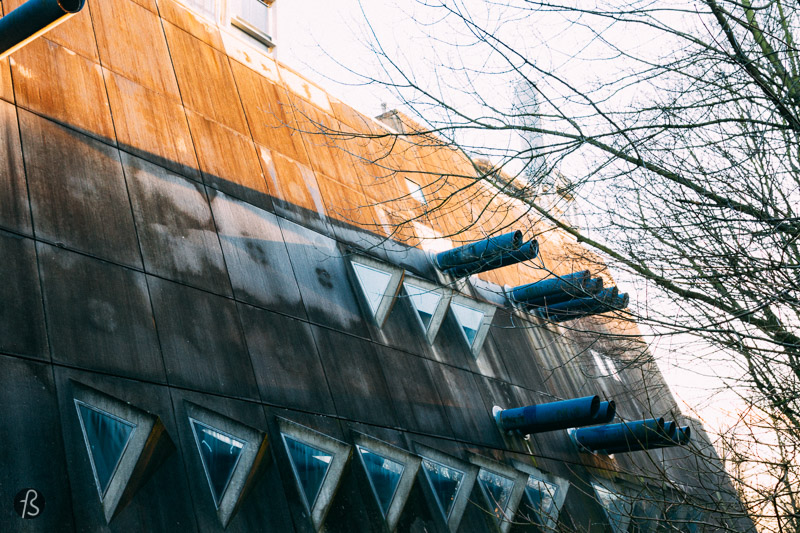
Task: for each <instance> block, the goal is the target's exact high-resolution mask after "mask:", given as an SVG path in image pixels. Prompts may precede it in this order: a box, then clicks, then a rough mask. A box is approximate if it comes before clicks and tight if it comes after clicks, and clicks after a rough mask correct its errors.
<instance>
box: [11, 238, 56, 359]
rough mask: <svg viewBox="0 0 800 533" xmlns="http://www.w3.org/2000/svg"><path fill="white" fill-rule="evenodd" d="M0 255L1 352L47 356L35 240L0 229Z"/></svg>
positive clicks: (42, 357)
mask: <svg viewBox="0 0 800 533" xmlns="http://www.w3.org/2000/svg"><path fill="white" fill-rule="evenodd" d="M0 257H2V258H3V259H2V262H0V280H2V283H0V302H3V305H2V306H0V352H5V353H10V354H18V355H27V356H31V357H37V358H41V359H49V353H48V350H47V333H46V331H45V324H44V309H43V308H42V291H41V290H40V287H39V272H38V270H37V268H36V250H35V247H34V243H33V241H32V240H30V239H26V238H24V237H20V236H19V235H15V234H13V233H6V232H4V231H0Z"/></svg>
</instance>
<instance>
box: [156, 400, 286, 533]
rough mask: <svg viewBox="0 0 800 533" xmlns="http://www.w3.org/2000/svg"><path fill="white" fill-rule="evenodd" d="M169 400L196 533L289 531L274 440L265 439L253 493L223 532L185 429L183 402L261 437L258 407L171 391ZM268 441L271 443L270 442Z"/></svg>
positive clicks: (277, 442) (262, 428)
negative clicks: (184, 469)
mask: <svg viewBox="0 0 800 533" xmlns="http://www.w3.org/2000/svg"><path fill="white" fill-rule="evenodd" d="M172 401H173V405H174V409H175V418H176V421H177V426H178V432H177V435H176V439H179V441H180V446H181V449H182V450H183V458H184V461H185V464H186V472H187V474H188V478H189V487H190V494H191V498H192V500H193V501H194V509H195V515H196V517H197V522H198V530H199V531H227V532H234V533H236V532H244V531H287V532H288V531H291V530H292V525H291V524H292V521H291V517H290V516H289V508H288V505H287V503H286V498H285V496H284V494H283V488H282V486H281V481H280V476H279V474H278V468H277V466H276V464H275V462H274V460H273V459H272V454H273V452H272V449H271V448H272V447H274V446H282V445H283V444H282V442H281V441H280V438H279V436H278V435H274V436H273V435H268V437H267V438H268V443H269V444H268V445H269V448H268V449H267V458H265V459H264V461H265V462H264V463H263V468H262V469H261V470H260V471H259V473H258V479H257V480H255V481H254V485H253V486H252V489H251V490H250V492H249V493H248V494H247V495H245V497H244V499H243V500H242V501H241V505H240V507H239V509H238V510H237V511H236V513H234V515H233V517H232V518H231V520H230V522H229V523H228V527H227V528H223V527H222V524H221V523H220V521H219V519H218V518H217V510H216V507H215V506H214V498H213V497H212V495H211V490H210V488H209V484H208V480H207V478H206V475H205V471H204V470H203V464H202V460H201V459H200V454H199V452H198V449H197V444H196V441H195V438H194V434H193V432H192V428H191V426H190V424H189V418H188V414H187V408H186V402H187V401H188V402H191V403H193V404H195V405H198V406H200V407H201V408H203V409H207V410H209V411H213V412H214V413H217V414H220V415H222V416H224V417H227V418H230V419H232V420H233V421H234V422H238V423H241V424H244V425H246V426H250V427H251V428H254V429H257V430H259V431H263V432H266V431H267V422H266V417H265V415H264V411H263V409H262V407H261V405H259V404H257V403H250V402H242V401H237V400H231V399H229V398H221V397H219V396H211V395H206V394H199V393H193V392H189V391H179V390H176V389H173V390H172ZM201 422H203V421H202V420H201ZM206 423H208V422H206ZM234 437H239V438H242V436H241V435H235V434H234ZM273 438H274V441H273V440H272V439H273ZM248 445H249V446H257V445H258V443H248Z"/></svg>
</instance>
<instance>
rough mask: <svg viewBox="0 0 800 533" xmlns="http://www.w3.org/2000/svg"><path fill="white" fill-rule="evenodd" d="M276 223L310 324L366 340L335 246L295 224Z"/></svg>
mask: <svg viewBox="0 0 800 533" xmlns="http://www.w3.org/2000/svg"><path fill="white" fill-rule="evenodd" d="M278 221H279V223H280V226H281V231H282V233H283V239H284V241H285V242H286V248H287V250H288V251H289V258H290V259H291V262H292V268H293V269H294V274H295V278H296V279H297V283H298V285H299V287H300V294H302V296H303V303H304V304H305V307H306V312H307V313H308V318H309V320H311V321H312V322H316V323H318V324H323V325H325V326H330V327H332V328H334V329H338V330H341V331H347V332H349V333H353V334H355V335H361V336H362V337H366V336H367V335H368V332H367V327H366V324H365V322H364V318H363V316H362V314H361V309H360V308H359V305H358V302H357V301H356V296H355V293H354V287H352V286H351V285H350V283H349V282H348V279H349V278H348V276H347V271H346V270H345V264H344V261H343V259H342V256H341V254H340V253H339V250H338V249H337V247H336V243H335V242H334V241H333V240H331V239H329V238H327V237H324V236H323V235H320V234H319V233H315V232H313V231H311V230H309V229H306V228H304V227H302V226H298V225H297V224H295V223H294V222H290V221H288V220H285V219H282V218H279V219H278Z"/></svg>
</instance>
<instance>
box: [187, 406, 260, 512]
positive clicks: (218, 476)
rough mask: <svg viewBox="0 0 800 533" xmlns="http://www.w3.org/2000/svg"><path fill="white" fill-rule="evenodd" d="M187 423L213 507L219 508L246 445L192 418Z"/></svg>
mask: <svg viewBox="0 0 800 533" xmlns="http://www.w3.org/2000/svg"><path fill="white" fill-rule="evenodd" d="M189 422H191V425H192V431H193V432H194V438H195V442H196V443H197V448H198V450H200V460H201V461H202V462H203V469H204V470H205V472H206V478H207V479H208V486H209V487H210V488H211V495H212V496H213V497H214V505H216V506H217V507H219V503H220V501H221V500H222V495H223V494H225V489H227V488H228V483H230V481H231V476H233V471H234V470H236V465H237V464H238V463H239V458H240V457H241V456H242V450H243V449H244V447H245V446H246V445H247V443H246V442H243V441H240V440H238V439H236V438H235V437H233V436H231V435H228V434H227V433H225V432H222V431H220V430H218V429H214V428H212V427H211V426H207V425H205V424H203V423H202V422H198V421H197V420H195V419H193V418H190V419H189Z"/></svg>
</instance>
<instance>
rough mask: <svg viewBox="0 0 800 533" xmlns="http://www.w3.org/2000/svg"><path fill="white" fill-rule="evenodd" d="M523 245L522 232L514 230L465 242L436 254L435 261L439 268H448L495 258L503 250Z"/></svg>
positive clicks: (517, 248) (506, 250) (516, 248)
mask: <svg viewBox="0 0 800 533" xmlns="http://www.w3.org/2000/svg"><path fill="white" fill-rule="evenodd" d="M521 245H522V232H521V231H519V230H517V231H512V232H511V233H506V234H505V235H499V236H497V237H489V238H488V239H483V240H482V241H478V242H473V243H472V244H465V245H464V246H459V247H458V248H453V249H452V250H447V251H446V252H441V253H438V254H436V255H435V256H434V263H435V264H436V268H438V269H439V270H447V269H449V268H455V267H460V266H464V265H467V264H469V263H474V262H476V261H481V260H484V261H485V260H487V259H490V258H493V257H495V256H497V255H500V254H502V253H503V252H511V251H514V250H519V247H520V246H521Z"/></svg>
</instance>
